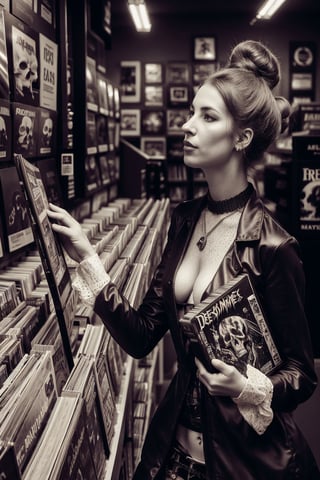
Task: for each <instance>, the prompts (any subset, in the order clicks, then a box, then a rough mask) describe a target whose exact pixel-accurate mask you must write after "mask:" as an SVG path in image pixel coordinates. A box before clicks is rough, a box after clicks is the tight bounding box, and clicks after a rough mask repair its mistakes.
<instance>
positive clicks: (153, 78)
mask: <svg viewBox="0 0 320 480" xmlns="http://www.w3.org/2000/svg"><path fill="white" fill-rule="evenodd" d="M162 81H163V78H162V64H161V63H145V65H144V82H145V83H162Z"/></svg>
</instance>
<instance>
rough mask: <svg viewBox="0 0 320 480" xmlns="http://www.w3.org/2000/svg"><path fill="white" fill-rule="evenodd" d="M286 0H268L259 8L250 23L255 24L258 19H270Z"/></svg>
mask: <svg viewBox="0 0 320 480" xmlns="http://www.w3.org/2000/svg"><path fill="white" fill-rule="evenodd" d="M285 1H286V0H266V1H265V2H264V4H263V5H262V7H260V8H259V10H258V12H257V14H256V16H255V17H254V18H253V19H252V20H251V22H250V25H254V24H255V23H256V21H257V20H270V18H271V17H272V15H274V14H275V12H276V11H277V10H278V9H279V8H280V7H281V5H283V4H284V2H285Z"/></svg>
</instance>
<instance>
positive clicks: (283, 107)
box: [274, 97, 291, 133]
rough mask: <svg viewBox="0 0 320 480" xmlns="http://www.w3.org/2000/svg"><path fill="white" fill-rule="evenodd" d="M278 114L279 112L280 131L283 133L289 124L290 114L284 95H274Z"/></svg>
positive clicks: (288, 104) (289, 107)
mask: <svg viewBox="0 0 320 480" xmlns="http://www.w3.org/2000/svg"><path fill="white" fill-rule="evenodd" d="M274 98H275V100H276V102H277V105H278V108H279V111H280V114H281V131H280V133H283V132H284V131H285V130H286V129H287V128H288V126H289V121H290V115H291V106H290V103H289V102H288V100H287V99H286V98H284V97H274Z"/></svg>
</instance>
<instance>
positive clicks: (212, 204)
mask: <svg viewBox="0 0 320 480" xmlns="http://www.w3.org/2000/svg"><path fill="white" fill-rule="evenodd" d="M252 192H253V186H252V184H251V183H248V186H247V188H246V189H245V190H243V191H242V192H241V193H239V194H238V195H236V196H235V197H231V198H228V199H227V200H213V198H211V196H210V193H209V192H208V194H207V208H208V210H209V211H210V212H212V213H218V214H221V213H228V212H232V211H233V210H237V209H238V208H242V207H244V206H245V204H246V203H247V201H248V200H249V198H250V196H251V194H252Z"/></svg>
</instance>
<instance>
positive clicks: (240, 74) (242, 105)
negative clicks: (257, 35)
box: [205, 40, 290, 162]
mask: <svg viewBox="0 0 320 480" xmlns="http://www.w3.org/2000/svg"><path fill="white" fill-rule="evenodd" d="M279 80H280V65H279V62H278V60H277V58H276V57H275V55H274V54H273V53H272V52H271V51H270V50H269V49H268V48H267V47H266V46H265V45H263V44H262V43H260V42H257V41H254V40H247V41H244V42H241V43H239V44H238V45H237V46H236V47H235V48H234V49H233V50H232V52H231V55H230V57H229V62H228V64H227V66H226V67H225V68H223V69H221V70H219V71H218V72H216V73H214V74H213V75H211V76H210V77H208V79H206V81H205V83H206V84H210V85H213V86H214V87H216V88H217V90H218V91H219V93H220V95H221V96H222V98H223V100H224V102H225V104H226V106H227V108H228V110H229V112H230V114H231V115H232V117H233V119H234V121H235V123H236V126H237V127H238V128H240V129H245V128H251V129H252V131H253V133H254V135H253V139H252V141H251V142H250V144H249V146H248V147H247V148H246V150H245V152H244V153H245V158H246V160H247V161H248V162H250V161H255V160H258V159H259V158H260V157H261V155H262V154H263V152H265V151H266V150H267V148H268V147H269V146H270V145H271V144H272V143H273V142H274V140H275V139H276V138H277V137H278V135H279V134H280V133H282V132H284V130H285V129H286V128H287V126H288V121H289V115H290V104H289V102H288V101H287V100H286V99H285V98H283V97H274V96H273V93H272V89H273V88H274V87H275V86H276V85H277V84H278V82H279Z"/></svg>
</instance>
